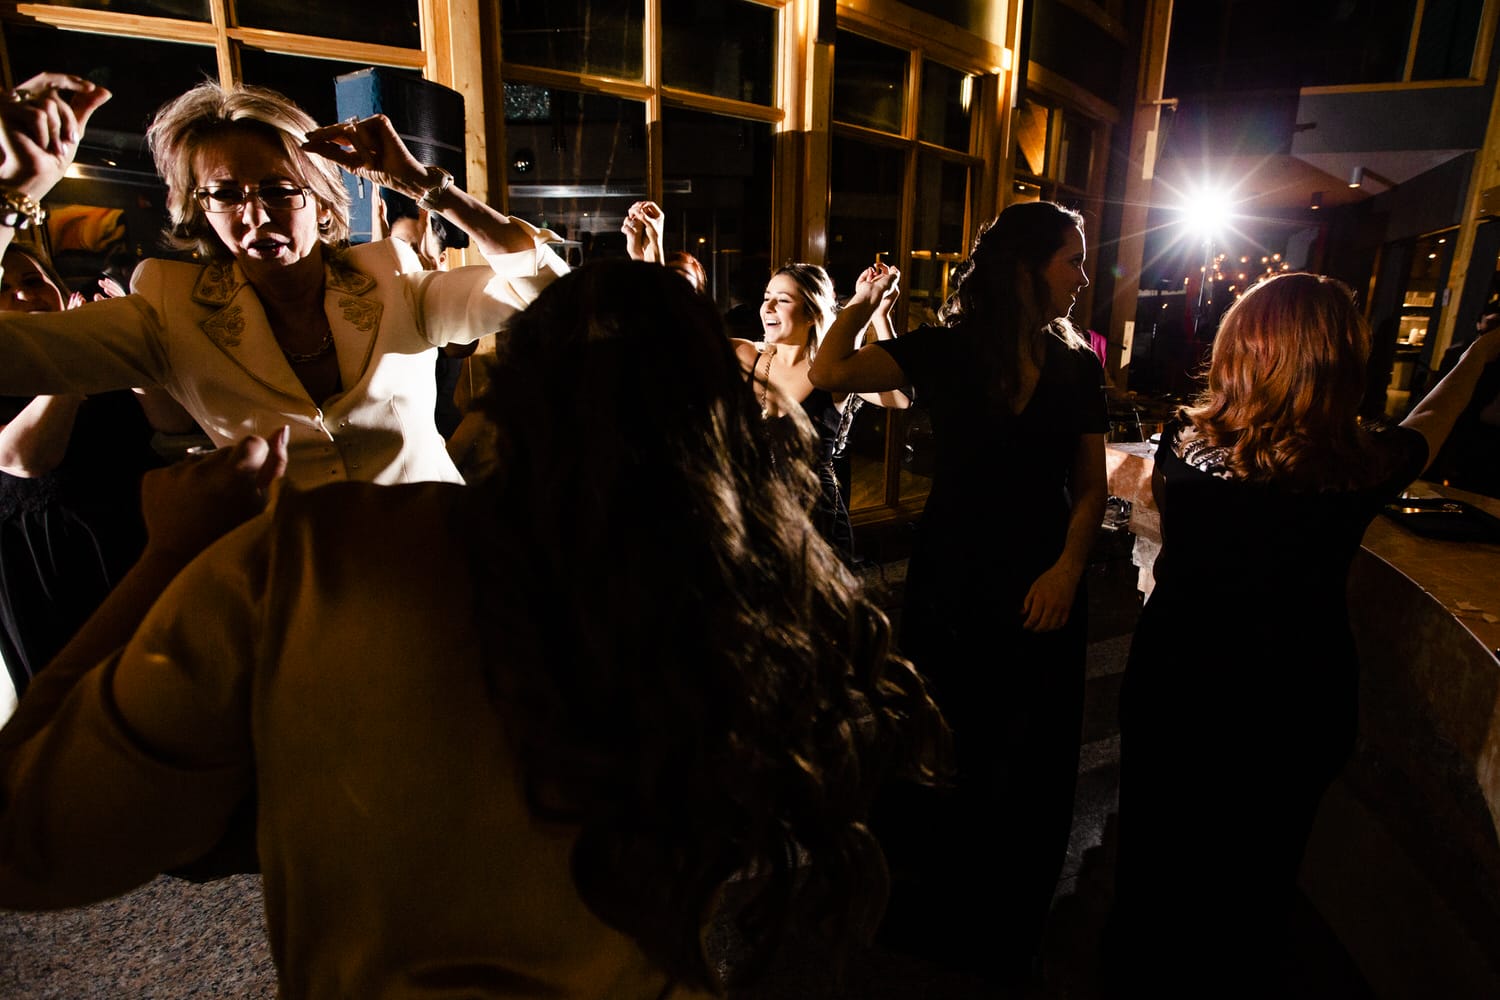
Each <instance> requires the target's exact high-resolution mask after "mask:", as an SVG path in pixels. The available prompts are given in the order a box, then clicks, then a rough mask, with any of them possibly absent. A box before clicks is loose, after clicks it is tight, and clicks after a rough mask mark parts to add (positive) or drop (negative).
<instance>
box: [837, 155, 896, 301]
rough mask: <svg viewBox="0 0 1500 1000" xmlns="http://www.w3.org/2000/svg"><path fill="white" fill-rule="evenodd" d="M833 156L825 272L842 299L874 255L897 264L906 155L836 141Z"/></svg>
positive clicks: (851, 290)
mask: <svg viewBox="0 0 1500 1000" xmlns="http://www.w3.org/2000/svg"><path fill="white" fill-rule="evenodd" d="M831 152H832V155H831V157H830V160H829V187H830V188H831V189H832V192H831V197H830V199H829V205H828V253H827V257H826V265H825V266H826V267H827V268H828V273H829V275H830V276H831V277H832V278H833V283H834V285H835V287H837V289H838V292H839V296H840V298H843V297H845V296H848V295H850V294H851V293H853V291H854V281H855V279H856V278H858V277H859V274H860V272H861V271H863V270H864V269H865V268H867V267H869V266H870V264H872V263H873V262H874V261H875V260H876V259H877V255H878V257H879V259H880V260H883V261H885V262H887V263H890V262H891V261H893V260H894V259H895V258H894V257H892V256H891V255H892V254H894V253H895V251H896V249H897V242H896V239H897V230H898V228H899V225H900V217H901V191H902V187H903V183H904V181H903V178H904V173H905V169H904V168H905V163H906V154H905V153H903V152H902V151H901V150H899V149H887V148H885V147H881V146H873V145H870V144H869V143H863V142H858V141H856V140H853V139H846V138H844V137H843V136H837V135H836V136H834V137H833V140H832V143H831Z"/></svg>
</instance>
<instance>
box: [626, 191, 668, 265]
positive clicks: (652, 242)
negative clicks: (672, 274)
mask: <svg viewBox="0 0 1500 1000" xmlns="http://www.w3.org/2000/svg"><path fill="white" fill-rule="evenodd" d="M666 225H667V216H666V213H665V212H663V211H662V210H661V206H660V205H658V204H657V203H656V202H654V201H638V202H636V203H635V204H633V205H631V206H630V208H629V209H628V210H627V211H626V212H625V221H624V222H622V223H620V231H621V232H622V233H624V234H625V252H626V253H628V254H630V256H631V257H633V258H634V259H636V260H645V261H651V262H652V263H655V264H664V263H666V260H667V255H666V250H665V245H664V243H663V239H662V235H663V233H664V232H665V230H666Z"/></svg>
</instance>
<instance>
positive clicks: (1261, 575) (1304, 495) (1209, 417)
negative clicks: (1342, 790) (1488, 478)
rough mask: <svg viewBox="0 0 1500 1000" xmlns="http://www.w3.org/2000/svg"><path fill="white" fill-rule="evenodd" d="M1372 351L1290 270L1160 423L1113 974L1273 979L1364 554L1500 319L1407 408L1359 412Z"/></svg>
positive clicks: (1346, 691)
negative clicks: (1156, 550)
mask: <svg viewBox="0 0 1500 1000" xmlns="http://www.w3.org/2000/svg"><path fill="white" fill-rule="evenodd" d="M1369 356H1370V331H1369V327H1368V326H1367V325H1366V324H1365V321H1364V319H1363V318H1362V317H1361V315H1360V313H1359V311H1358V309H1357V308H1356V306H1355V303H1354V298H1353V295H1352V294H1351V292H1350V290H1349V289H1348V288H1347V287H1346V286H1344V285H1343V284H1341V283H1340V282H1338V281H1335V280H1333V279H1331V278H1326V277H1321V276H1319V275H1313V274H1286V275H1278V276H1276V277H1273V278H1271V279H1270V280H1268V281H1266V282H1264V283H1262V284H1260V285H1258V286H1256V287H1254V288H1252V289H1251V290H1250V291H1249V292H1247V293H1246V294H1245V295H1244V296H1243V297H1242V298H1241V299H1240V300H1239V301H1238V302H1236V303H1235V304H1234V306H1233V307H1232V308H1231V309H1230V310H1229V312H1228V313H1227V314H1226V315H1225V317H1224V321H1223V324H1222V327H1221V328H1220V330H1219V334H1218V337H1217V339H1216V341H1215V343H1214V351H1213V360H1212V363H1211V366H1210V369H1209V373H1208V386H1207V388H1206V389H1205V391H1204V392H1203V393H1202V395H1201V396H1199V398H1198V400H1197V401H1196V403H1195V405H1193V406H1190V407H1187V408H1185V409H1183V410H1181V411H1180V412H1179V414H1178V417H1177V419H1176V421H1175V422H1173V423H1172V424H1170V425H1169V426H1168V427H1167V429H1166V430H1165V431H1164V432H1163V434H1162V441H1161V445H1160V447H1159V448H1158V449H1157V452H1156V466H1155V473H1154V480H1153V491H1154V492H1155V494H1156V501H1157V504H1158V506H1159V508H1160V510H1161V512H1162V535H1163V543H1162V551H1161V555H1160V556H1159V557H1158V558H1157V561H1156V567H1155V573H1156V588H1155V590H1154V591H1153V592H1152V594H1151V598H1150V600H1149V601H1147V603H1146V606H1145V609H1144V610H1143V612H1142V614H1141V620H1140V623H1139V625H1138V627H1137V629H1136V632H1135V638H1134V641H1133V644H1132V646H1131V652H1130V662H1129V666H1128V668H1127V670H1126V675H1125V685H1124V690H1123V693H1122V700H1121V729H1122V744H1121V751H1122V757H1121V764H1122V775H1121V785H1120V845H1119V860H1118V868H1117V872H1116V911H1115V914H1114V919H1113V924H1112V926H1113V932H1114V933H1113V934H1112V936H1111V940H1110V945H1111V948H1112V950H1113V951H1114V952H1115V955H1114V957H1115V959H1116V961H1117V962H1118V965H1119V968H1118V972H1119V974H1120V975H1121V976H1122V977H1123V978H1124V979H1125V980H1126V981H1127V982H1128V983H1130V984H1132V985H1135V984H1138V983H1146V982H1149V983H1150V984H1151V986H1152V989H1153V993H1154V995H1157V996H1163V995H1175V993H1176V991H1175V990H1173V989H1172V987H1173V985H1174V980H1176V981H1177V983H1176V985H1177V986H1179V987H1180V988H1182V989H1187V990H1192V991H1196V990H1198V989H1199V988H1201V984H1202V982H1203V981H1204V980H1205V978H1206V977H1208V976H1212V977H1213V982H1214V984H1215V989H1216V991H1217V990H1219V989H1220V988H1222V989H1223V990H1224V991H1225V992H1224V993H1221V994H1220V995H1227V994H1234V995H1240V994H1238V993H1235V991H1236V990H1244V991H1247V992H1246V994H1245V995H1254V996H1274V995H1278V991H1276V990H1275V988H1274V987H1275V982H1274V980H1275V977H1276V976H1277V975H1278V967H1279V961H1280V957H1281V955H1282V954H1283V943H1282V941H1281V940H1280V938H1281V935H1282V933H1283V931H1284V922H1285V918H1286V916H1287V914H1288V912H1289V908H1290V905H1291V903H1292V901H1293V899H1294V896H1295V891H1296V877H1297V869H1298V867H1299V865H1300V863H1301V858H1302V851H1303V847H1304V845H1305V844H1306V841H1307V836H1308V833H1309V831H1310V830H1311V827H1312V821H1313V816H1314V814H1315V813H1316V811H1317V807H1318V802H1319V799H1321V797H1322V795H1323V790H1324V789H1325V788H1326V787H1327V786H1328V784H1329V783H1330V782H1331V781H1332V780H1333V778H1334V776H1335V775H1336V774H1337V773H1338V771H1339V769H1340V768H1341V767H1342V766H1343V763H1344V761H1345V759H1346V758H1347V757H1348V755H1349V753H1350V751H1351V750H1352V749H1353V746H1354V736H1355V727H1356V722H1357V708H1358V693H1357V681H1358V671H1359V665H1358V662H1357V659H1356V656H1355V648H1354V639H1353V636H1352V634H1351V632H1350V627H1349V617H1348V612H1347V609H1346V606H1345V582H1346V578H1347V576H1348V572H1349V565H1350V563H1351V561H1352V560H1353V558H1354V555H1355V553H1356V552H1357V551H1358V549H1359V545H1360V540H1361V538H1362V537H1363V536H1364V533H1365V529H1366V527H1367V526H1368V525H1369V523H1370V521H1371V520H1372V519H1373V518H1374V516H1375V515H1376V513H1377V512H1378V511H1379V510H1380V508H1381V506H1382V505H1383V504H1384V503H1386V501H1388V500H1390V499H1392V498H1394V497H1395V496H1396V495H1398V494H1399V493H1400V492H1401V490H1402V489H1404V488H1405V487H1406V486H1407V485H1408V484H1409V483H1410V482H1411V481H1412V480H1413V479H1415V478H1416V477H1417V476H1418V475H1419V474H1420V473H1421V472H1422V471H1423V469H1424V468H1425V467H1426V466H1427V464H1428V462H1429V461H1430V460H1431V456H1432V455H1434V454H1436V453H1437V450H1438V448H1439V447H1440V446H1441V445H1442V442H1443V439H1444V438H1445V437H1446V436H1447V434H1448V432H1449V431H1450V430H1451V429H1452V427H1453V422H1454V420H1455V419H1456V417H1457V415H1458V413H1459V412H1460V411H1461V410H1462V409H1463V406H1464V404H1465V403H1466V402H1467V400H1468V398H1469V396H1470V394H1471V393H1472V392H1473V389H1474V384H1475V381H1476V380H1477V378H1478V375H1479V372H1480V371H1482V370H1483V368H1484V366H1485V364H1486V363H1488V361H1490V360H1493V359H1494V358H1495V357H1497V356H1500V334H1495V333H1492V334H1488V335H1486V336H1484V337H1481V338H1479V340H1477V341H1476V342H1475V343H1474V345H1473V346H1471V347H1470V348H1469V350H1468V352H1467V353H1466V354H1465V355H1464V358H1463V360H1462V361H1461V362H1460V363H1459V364H1458V365H1457V366H1456V367H1455V369H1454V370H1453V372H1452V373H1451V374H1450V375H1449V376H1448V377H1447V378H1445V379H1444V380H1443V381H1442V382H1441V383H1439V385H1438V386H1437V388H1435V389H1434V390H1433V392H1432V393H1431V394H1430V395H1429V396H1428V397H1427V398H1426V399H1425V400H1424V401H1423V402H1422V404H1421V405H1420V406H1419V407H1418V408H1417V410H1416V411H1414V412H1413V413H1412V415H1411V416H1409V417H1407V418H1406V420H1405V421H1404V422H1403V423H1402V424H1401V426H1399V427H1397V426H1387V425H1383V424H1379V423H1369V422H1366V421H1363V420H1361V419H1360V417H1359V413H1358V410H1359V404H1360V400H1361V397H1362V396H1363V393H1364V388H1365V384H1366V366H1367V364H1368V361H1369ZM1164 946H1165V947H1169V948H1170V950H1171V955H1170V960H1168V961H1162V960H1161V950H1162V948H1163V947H1164ZM1226 971H1229V974H1228V975H1226V974H1225V973H1226Z"/></svg>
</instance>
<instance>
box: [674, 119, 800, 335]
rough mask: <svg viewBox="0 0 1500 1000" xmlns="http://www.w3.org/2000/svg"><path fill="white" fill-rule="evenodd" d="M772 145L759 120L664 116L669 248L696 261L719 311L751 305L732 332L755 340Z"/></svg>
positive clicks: (764, 269)
mask: <svg viewBox="0 0 1500 1000" xmlns="http://www.w3.org/2000/svg"><path fill="white" fill-rule="evenodd" d="M772 145H773V135H772V130H771V126H770V125H769V124H766V123H764V122H752V121H746V120H744V119H740V118H727V117H724V116H722V115H711V114H708V113H707V112H703V111H689V110H687V109H686V108H673V107H669V108H667V109H666V111H665V113H664V115H663V118H662V160H663V168H662V177H663V182H664V184H663V186H664V188H665V194H664V195H663V204H662V209H663V210H664V211H665V212H666V217H667V225H666V235H665V238H666V249H667V250H668V251H669V252H670V251H673V250H684V251H686V252H688V253H690V254H692V255H693V256H695V257H697V258H698V261H699V263H701V264H702V265H703V268H704V270H705V271H707V272H708V287H709V290H710V292H711V294H712V295H713V297H714V300H715V301H716V302H718V303H719V306H720V308H722V309H726V310H727V309H730V308H731V307H733V306H735V305H737V304H740V303H748V304H749V306H750V310H749V315H748V316H745V319H746V322H745V326H744V329H743V330H739V331H738V332H736V334H735V335H736V336H748V337H749V339H753V340H759V339H760V321H759V318H758V315H757V313H758V309H759V306H760V301H761V294H762V292H763V291H764V290H765V283H766V276H767V275H768V274H769V273H770V270H771V259H770V253H771V177H772V174H773V169H772V155H771V154H772ZM745 312H746V310H743V309H741V310H739V312H738V313H737V314H736V316H735V317H733V319H735V320H736V321H738V318H739V316H740V315H742V314H744V313H745Z"/></svg>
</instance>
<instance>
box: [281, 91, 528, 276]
mask: <svg viewBox="0 0 1500 1000" xmlns="http://www.w3.org/2000/svg"><path fill="white" fill-rule="evenodd" d="M302 148H303V149H305V150H307V151H308V152H309V153H315V154H317V155H318V156H323V157H326V158H328V159H330V160H332V161H333V162H334V163H337V164H338V165H339V166H341V167H343V168H344V169H345V170H348V171H349V172H350V173H353V174H357V175H359V176H360V177H364V178H366V179H368V180H370V181H373V182H374V183H376V184H380V185H383V186H384V187H388V188H391V189H392V190H395V191H399V192H401V193H402V194H404V195H406V196H407V197H408V198H411V199H413V200H414V201H416V202H417V204H419V205H421V206H422V207H423V208H426V209H428V210H430V211H434V212H437V213H439V214H440V215H442V216H443V217H444V218H447V219H450V220H452V222H453V223H454V224H455V225H457V226H458V227H459V228H460V229H462V230H463V231H464V232H466V233H468V234H469V236H470V237H471V238H473V240H474V243H475V244H476V245H477V246H478V247H479V250H480V251H481V252H482V253H485V254H503V253H517V252H521V251H526V250H535V249H536V247H537V235H536V234H537V230H536V229H535V228H533V227H531V226H529V225H527V224H526V223H524V222H521V221H520V220H517V219H513V218H511V217H510V216H508V215H502V214H501V213H500V212H497V211H496V210H495V209H493V208H491V207H490V206H489V205H486V204H485V203H484V202H482V201H480V200H479V199H478V198H475V197H474V196H473V195H471V194H469V193H468V192H467V191H465V190H463V189H462V188H460V187H458V185H456V184H454V183H453V177H452V175H451V174H449V173H448V172H447V171H446V170H443V169H442V168H441V167H433V166H427V165H426V164H423V163H421V162H420V161H419V160H417V158H416V157H415V156H413V155H412V154H411V151H410V150H409V149H407V148H406V143H404V142H402V141H401V137H400V136H399V135H397V134H396V129H395V127H394V126H393V125H392V124H391V122H390V119H389V118H387V117H386V116H385V115H371V116H370V117H369V118H363V119H360V120H358V121H347V122H339V123H338V124H337V125H325V126H324V127H323V128H320V129H315V130H313V131H312V132H309V133H308V134H307V141H306V142H304V143H303V144H302Z"/></svg>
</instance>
